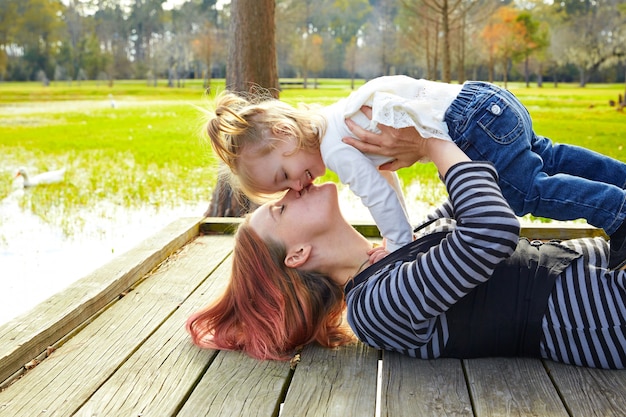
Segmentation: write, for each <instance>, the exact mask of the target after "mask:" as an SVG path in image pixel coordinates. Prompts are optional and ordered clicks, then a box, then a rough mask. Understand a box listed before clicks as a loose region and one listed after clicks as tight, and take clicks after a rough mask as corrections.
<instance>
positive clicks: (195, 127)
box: [0, 79, 626, 222]
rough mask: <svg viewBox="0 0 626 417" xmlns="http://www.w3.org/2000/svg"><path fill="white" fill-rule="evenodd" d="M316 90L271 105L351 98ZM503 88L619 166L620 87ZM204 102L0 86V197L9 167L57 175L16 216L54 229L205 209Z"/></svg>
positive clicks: (146, 92)
mask: <svg viewBox="0 0 626 417" xmlns="http://www.w3.org/2000/svg"><path fill="white" fill-rule="evenodd" d="M312 81H313V80H311V85H312ZM319 82H320V87H319V88H318V89H312V88H310V89H306V90H304V89H285V90H284V91H283V92H282V93H281V98H282V99H284V100H285V101H287V102H290V103H292V104H295V103H297V102H315V103H321V104H329V103H331V102H334V101H336V100H337V99H339V98H341V97H345V96H346V95H348V94H349V93H350V91H351V90H350V81H349V80H326V79H322V80H319ZM361 83H362V81H360V82H358V83H357V85H360V84H361ZM223 89H224V81H223V80H214V81H213V83H212V86H211V91H212V92H213V94H214V93H215V92H216V91H221V90H223ZM509 89H510V90H511V91H513V92H514V93H515V94H516V95H517V96H518V97H519V98H520V99H521V101H522V102H523V103H524V104H525V105H526V106H527V107H528V109H529V111H530V113H531V115H532V117H533V119H534V121H535V131H536V132H537V133H539V134H542V135H544V136H548V137H550V138H552V139H553V140H554V141H555V142H562V143H572V144H576V145H580V146H584V147H587V148H590V149H593V150H596V151H598V152H601V153H604V154H607V155H610V156H612V157H614V158H618V159H620V160H623V161H626V150H624V148H623V144H624V143H626V132H625V130H624V126H625V123H624V122H625V121H626V114H624V113H621V112H618V111H616V109H615V108H614V107H610V106H609V104H608V103H609V100H616V99H617V96H618V94H620V93H623V92H624V86H623V85H621V84H619V85H589V86H587V87H586V88H580V87H578V86H575V85H564V84H562V85H559V87H558V88H554V87H553V86H552V85H545V86H544V87H543V88H537V87H531V88H525V87H524V86H522V85H516V84H510V85H509ZM109 95H111V96H112V98H113V100H114V101H115V104H116V106H115V108H113V107H111V101H110V97H109ZM209 100H210V96H207V95H206V94H205V93H204V89H203V88H202V86H201V84H200V83H199V82H197V81H193V82H186V84H185V87H184V88H167V87H166V86H165V82H164V81H160V83H159V85H158V86H157V87H153V86H148V85H147V84H146V82H145V81H117V82H116V83H115V84H114V86H113V87H109V86H107V85H105V84H97V83H95V82H83V83H81V84H80V85H79V84H77V83H74V84H72V85H68V84H66V83H52V84H51V85H50V86H49V87H43V86H41V85H40V84H36V83H0V172H1V173H2V175H1V176H0V198H2V199H3V198H5V197H6V196H8V195H9V193H11V191H12V189H13V186H14V175H15V172H16V170H17V168H18V167H19V166H25V167H27V168H28V169H30V171H32V173H33V174H34V173H37V172H43V171H47V170H52V169H56V168H61V167H66V168H67V174H66V181H65V183H64V184H63V185H57V186H48V187H42V188H41V189H39V190H38V192H37V193H27V194H25V196H24V198H22V199H21V201H20V204H21V205H22V206H23V208H24V209H28V210H31V211H32V212H33V213H35V214H37V215H39V216H41V217H42V218H44V219H48V220H49V221H51V222H55V221H59V220H54V219H52V218H50V213H52V212H54V213H61V214H62V215H63V216H62V217H64V218H66V219H67V218H71V213H72V212H73V211H75V210H78V209H81V208H85V207H89V206H91V205H93V204H96V203H98V202H100V201H109V202H112V203H114V204H117V205H120V206H123V207H129V208H132V207H140V206H143V205H146V204H148V205H151V206H156V207H161V206H176V205H179V204H181V203H197V202H202V201H206V202H207V204H208V202H209V200H210V198H211V192H212V189H213V186H214V184H215V181H216V166H217V162H216V160H215V158H214V157H213V156H212V154H211V152H210V149H209V148H208V146H207V145H206V144H204V143H202V142H201V141H200V139H199V135H198V131H199V129H200V128H201V126H200V122H201V118H200V112H199V110H198V109H197V108H196V106H200V107H202V106H206V105H207V104H208V101H209ZM399 173H400V176H401V178H402V179H403V181H404V183H405V185H408V184H410V183H411V182H412V181H421V182H423V183H427V184H430V183H435V182H436V181H437V180H436V175H435V170H434V167H433V166H432V164H428V165H422V164H418V165H415V166H413V167H410V168H406V169H403V170H401V171H400V172H399ZM326 179H330V180H334V179H335V176H334V175H332V174H329V175H327V177H326ZM424 198H426V199H429V198H430V199H437V198H439V196H438V195H429V196H425V197H424ZM52 209H53V210H52ZM66 221H67V220H66Z"/></svg>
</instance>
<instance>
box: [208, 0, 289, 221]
mask: <svg viewBox="0 0 626 417" xmlns="http://www.w3.org/2000/svg"><path fill="white" fill-rule="evenodd" d="M274 10H275V0H232V1H231V3H230V11H231V18H230V27H229V32H230V33H229V35H230V36H229V37H230V40H231V42H230V45H229V49H228V62H227V66H226V86H227V88H228V89H229V90H231V91H236V92H242V93H248V92H250V91H253V90H254V89H255V88H257V87H262V88H266V89H269V91H271V92H272V94H273V95H274V97H276V98H278V94H279V89H278V87H279V85H278V65H277V62H276V44H275V41H274V37H275V24H274ZM253 208H255V206H254V205H253V204H251V203H250V201H249V200H248V199H247V198H245V197H243V196H241V195H238V192H237V191H234V190H232V188H231V187H230V185H229V184H228V181H226V179H225V178H224V177H223V176H218V180H217V185H216V187H215V190H214V192H213V196H212V199H211V205H210V206H209V209H208V210H207V213H206V214H207V215H210V216H217V217H239V216H242V215H244V214H245V213H247V212H249V211H250V210H252V209H253Z"/></svg>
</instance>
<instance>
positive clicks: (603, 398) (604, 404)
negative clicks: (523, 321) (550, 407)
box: [546, 361, 626, 417]
mask: <svg viewBox="0 0 626 417" xmlns="http://www.w3.org/2000/svg"><path fill="white" fill-rule="evenodd" d="M546 367H547V369H548V371H549V372H550V375H552V379H553V380H554V382H555V383H556V385H557V386H558V387H559V392H560V393H561V396H562V397H563V399H564V401H565V403H566V404H567V408H568V409H569V410H570V415H571V416H572V417H623V416H624V415H625V414H626V371H625V370H605V369H591V368H583V367H578V366H571V365H564V364H559V363H555V362H548V361H546Z"/></svg>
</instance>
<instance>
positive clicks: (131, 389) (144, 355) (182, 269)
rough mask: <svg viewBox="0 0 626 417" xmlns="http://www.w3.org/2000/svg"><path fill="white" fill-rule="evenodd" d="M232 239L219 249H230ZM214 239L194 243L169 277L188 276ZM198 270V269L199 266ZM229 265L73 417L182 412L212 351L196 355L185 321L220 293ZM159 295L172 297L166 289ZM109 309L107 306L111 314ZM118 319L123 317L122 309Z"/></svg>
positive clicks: (211, 250) (211, 277) (202, 262)
mask: <svg viewBox="0 0 626 417" xmlns="http://www.w3.org/2000/svg"><path fill="white" fill-rule="evenodd" d="M231 242H232V238H229V239H227V240H226V241H224V242H223V243H222V244H221V246H222V247H224V246H227V247H228V246H230V245H232V243H231ZM212 243H213V244H215V243H216V241H215V240H214V239H206V238H199V239H197V240H196V241H195V242H194V243H193V244H196V245H201V246H200V247H199V248H200V249H201V250H200V251H197V252H196V253H195V254H194V256H193V259H192V257H191V256H189V254H188V261H189V262H176V260H174V261H173V263H172V265H171V268H172V269H173V271H172V272H174V271H175V273H176V274H178V275H180V276H187V277H193V276H195V275H197V274H198V266H201V265H205V264H206V261H205V259H209V258H211V257H212V256H214V252H215V249H214V248H213V247H212V246H211V244H212ZM201 268H203V267H201ZM230 268H231V263H230V262H229V261H228V260H227V261H226V262H224V263H222V264H221V265H220V266H219V268H218V269H216V270H215V271H214V272H212V273H211V274H210V275H209V277H208V278H207V279H206V280H205V281H204V282H203V283H202V285H200V287H198V289H197V290H195V291H194V292H193V293H192V294H191V295H190V296H189V297H188V298H187V299H186V300H185V301H184V302H183V303H182V304H181V306H180V308H178V309H177V310H176V312H175V313H174V314H173V315H172V316H171V317H170V318H168V319H167V321H166V322H165V323H163V325H162V326H160V327H159V328H158V330H157V331H156V332H154V334H152V335H151V336H150V337H149V339H148V340H147V341H146V342H145V343H144V344H143V345H141V347H140V348H139V349H138V350H137V351H136V352H134V353H133V354H132V356H131V357H130V358H128V360H127V361H126V362H124V364H123V365H122V366H121V367H120V368H119V369H118V370H117V371H116V372H115V374H113V376H111V378H110V379H108V380H107V381H106V383H105V384H104V385H102V386H101V387H99V388H98V389H97V391H96V392H95V393H94V395H93V396H92V397H91V398H90V399H89V400H88V401H87V402H86V403H85V405H84V406H82V407H81V408H80V410H79V411H78V412H77V413H76V414H75V416H85V417H92V416H140V415H146V416H171V415H175V414H176V412H177V411H178V410H179V409H180V407H182V404H183V402H184V400H185V399H186V397H187V396H188V394H189V392H190V391H191V390H192V389H193V387H194V386H195V385H196V383H197V381H198V380H199V379H200V377H201V376H202V374H203V373H204V370H205V369H206V368H207V367H208V366H209V363H210V362H211V361H212V360H213V359H214V357H215V355H216V354H217V351H213V350H201V349H198V348H197V347H196V346H195V345H193V344H192V343H191V340H190V338H189V335H188V334H187V332H186V331H185V329H184V323H185V321H186V320H187V317H189V315H191V314H192V313H193V312H195V311H196V310H199V309H200V308H202V307H203V306H204V305H206V304H208V303H210V302H211V301H212V300H214V299H215V298H217V297H218V296H219V295H220V294H222V293H223V292H224V289H225V287H226V284H227V283H228V276H229V274H230ZM164 291H167V292H170V291H171V292H172V293H174V294H176V293H178V292H179V290H178V289H176V288H172V287H170V286H168V288H165V289H164ZM114 308H115V307H113V309H114ZM118 314H125V311H124V310H122V311H120V312H119V313H116V315H118Z"/></svg>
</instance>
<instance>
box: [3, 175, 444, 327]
mask: <svg viewBox="0 0 626 417" xmlns="http://www.w3.org/2000/svg"><path fill="white" fill-rule="evenodd" d="M24 192H25V191H24V190H23V189H21V188H18V189H15V190H14V191H13V192H12V193H11V194H10V195H9V196H8V197H6V198H5V199H4V200H2V201H0V324H2V323H5V322H7V321H9V320H11V319H13V318H15V317H16V316H19V315H21V314H23V313H25V312H27V311H28V310H30V309H32V308H33V307H35V306H36V305H37V304H39V303H41V302H42V301H44V300H46V299H47V298H48V297H50V296H52V295H53V294H55V293H57V292H59V291H61V290H63V289H64V288H65V287H67V286H68V285H70V284H71V283H73V282H75V281H76V280H78V279H80V278H82V277H84V276H85V275H87V274H89V273H90V272H92V271H93V270H95V269H97V268H98V267H100V266H102V265H104V264H105V263H106V262H108V261H110V260H112V259H113V258H114V257H115V256H118V255H120V254H122V253H124V252H126V251H128V250H130V249H131V248H133V247H134V246H136V245H137V244H139V243H140V242H141V241H143V240H144V239H146V238H148V237H149V236H151V235H153V234H155V233H157V232H158V231H159V230H161V229H162V228H164V227H165V226H167V225H168V224H170V223H171V222H173V221H175V220H176V219H179V218H181V217H199V216H202V214H203V213H204V211H205V210H206V208H207V206H208V202H202V203H198V204H196V205H182V206H180V207H175V208H167V209H163V208H161V209H159V210H156V209H154V208H150V207H147V208H143V209H127V208H121V207H118V206H115V205H112V204H111V205H107V203H103V204H104V206H100V207H89V208H85V209H84V212H83V213H78V216H79V217H80V219H81V222H82V223H83V224H84V225H83V227H82V228H81V230H80V232H77V233H75V234H73V235H72V236H67V235H66V233H65V232H63V231H62V230H61V229H60V228H59V227H55V226H54V225H51V224H50V223H49V222H46V221H44V220H43V219H41V218H40V217H38V216H36V215H34V214H32V213H30V212H26V211H24V210H23V209H21V208H20V206H19V201H20V198H22V197H23V193H24ZM421 194H422V190H421V188H420V186H419V184H416V185H414V186H411V187H409V188H408V190H407V193H406V196H407V198H406V200H407V209H408V210H409V213H410V215H411V220H412V221H414V222H416V221H419V220H421V219H422V218H423V216H424V215H425V214H426V213H427V212H429V211H430V210H431V209H432V206H433V205H432V204H428V203H423V202H421V201H423V200H422V199H420V198H417V197H418V196H420V195H421ZM429 200H430V199H429ZM431 201H432V200H431ZM340 202H341V203H340V205H341V210H342V212H343V213H344V215H345V217H346V218H347V219H348V220H351V221H371V220H372V218H371V216H370V214H369V212H368V211H367V209H366V208H365V207H364V206H363V205H362V204H361V203H360V202H359V201H358V200H357V199H356V197H354V195H353V194H352V193H351V192H350V191H349V190H348V189H347V188H345V187H340ZM102 213H106V216H103V215H102Z"/></svg>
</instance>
